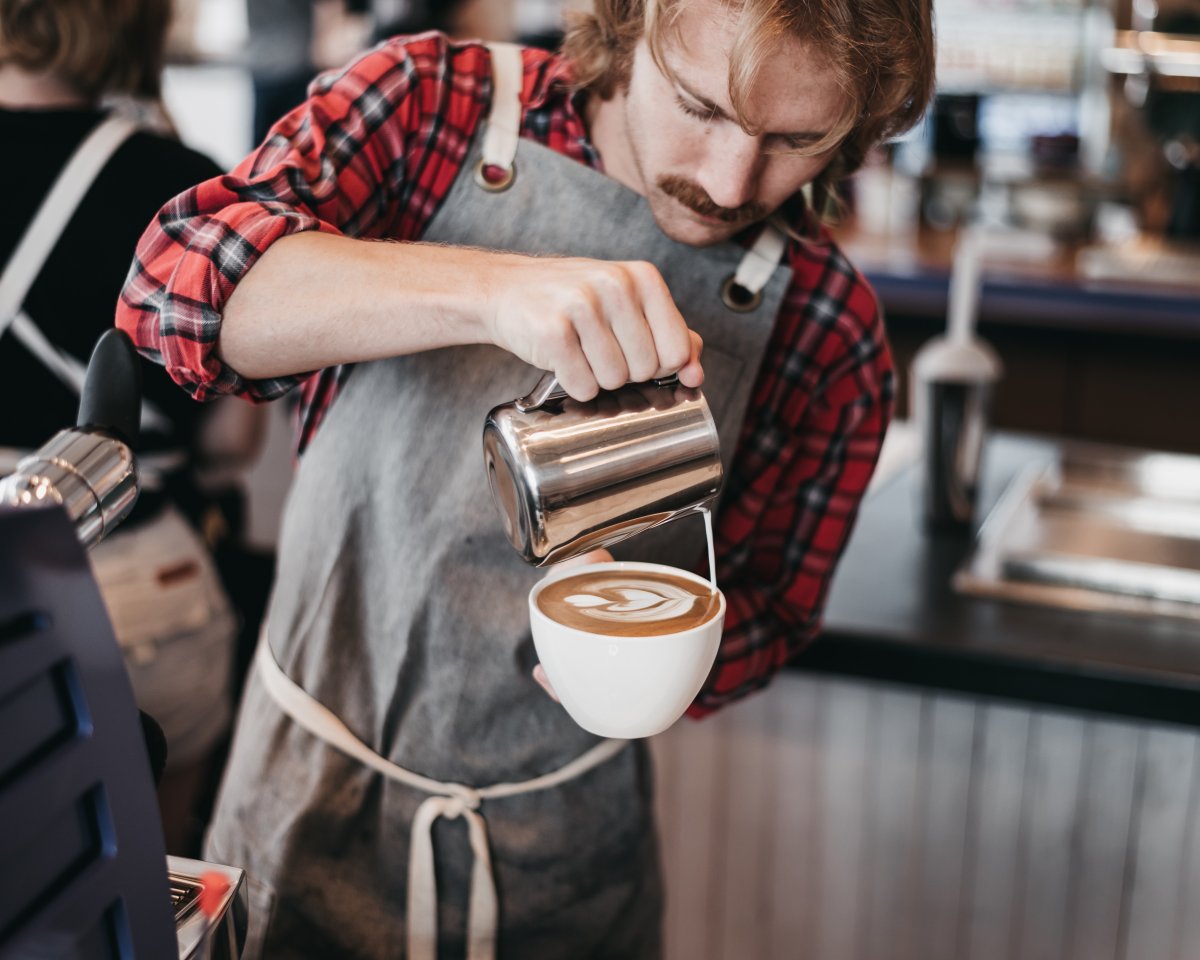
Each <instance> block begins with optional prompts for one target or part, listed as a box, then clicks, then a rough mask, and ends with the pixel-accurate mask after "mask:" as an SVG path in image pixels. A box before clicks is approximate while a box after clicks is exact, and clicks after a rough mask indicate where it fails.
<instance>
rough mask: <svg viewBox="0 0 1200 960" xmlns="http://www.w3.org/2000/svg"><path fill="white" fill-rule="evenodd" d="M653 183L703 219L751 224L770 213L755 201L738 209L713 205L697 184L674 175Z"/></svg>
mask: <svg viewBox="0 0 1200 960" xmlns="http://www.w3.org/2000/svg"><path fill="white" fill-rule="evenodd" d="M655 183H656V185H657V186H658V189H659V190H661V191H662V192H663V193H665V194H666V195H667V196H668V197H672V198H674V199H675V200H678V201H679V202H680V203H682V204H683V205H684V206H685V207H687V208H688V209H689V210H692V211H694V212H695V213H698V214H700V215H701V216H704V217H716V218H717V219H718V220H723V221H724V222H725V223H743V222H744V223H751V222H752V221H755V220H762V219H763V218H764V217H766V215H767V214H768V213H770V211H769V210H768V209H767V208H766V206H765V205H764V204H761V203H759V202H758V201H757V200H751V201H750V202H749V203H743V204H742V205H741V206H740V207H722V206H721V205H720V204H717V203H715V202H714V201H713V198H712V197H710V196H709V195H708V192H707V191H706V190H705V189H704V188H703V187H701V186H700V185H699V184H697V183H693V182H692V181H691V180H688V179H686V178H685V177H678V176H675V175H674V174H663V175H662V176H660V177H659V178H658V179H657V180H656V181H655Z"/></svg>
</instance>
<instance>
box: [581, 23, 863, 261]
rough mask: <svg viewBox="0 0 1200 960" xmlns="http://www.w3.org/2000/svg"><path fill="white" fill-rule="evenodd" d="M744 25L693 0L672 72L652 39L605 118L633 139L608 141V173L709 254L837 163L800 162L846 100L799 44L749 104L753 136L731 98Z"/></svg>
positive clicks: (774, 56) (771, 60) (764, 70)
mask: <svg viewBox="0 0 1200 960" xmlns="http://www.w3.org/2000/svg"><path fill="white" fill-rule="evenodd" d="M734 35H735V34H734V23H733V20H732V18H731V16H730V14H729V13H728V11H727V10H726V9H725V8H724V6H723V5H722V4H721V3H719V2H717V0H701V2H694V3H688V4H685V5H684V10H683V12H682V13H681V14H680V21H679V24H678V32H677V33H674V34H672V35H670V36H668V38H667V39H666V43H665V44H664V57H665V59H666V61H667V63H668V64H669V65H670V66H671V68H672V70H673V71H674V73H675V75H676V80H672V79H671V78H670V77H668V76H666V75H664V74H663V72H662V71H660V70H659V69H658V66H657V65H656V64H655V62H654V59H653V57H652V56H651V54H650V50H649V46H648V44H647V42H646V40H645V39H644V38H643V39H642V40H641V42H639V44H638V46H637V49H636V51H635V53H634V58H633V65H632V70H631V74H630V78H629V86H628V90H627V91H625V92H624V93H623V94H622V93H619V94H618V95H617V96H616V97H615V98H614V99H613V100H612V101H609V103H607V104H605V105H604V106H603V107H601V108H600V109H604V110H612V111H613V112H614V113H616V114H617V115H618V116H619V121H620V122H619V123H613V124H612V128H613V129H619V128H620V127H621V126H623V128H624V130H623V132H624V135H623V136H618V137H609V138H607V140H608V142H601V141H598V142H597V145H598V146H599V147H600V149H601V152H602V154H603V156H604V161H605V166H606V168H607V170H608V172H609V174H610V175H612V176H613V177H615V178H616V179H617V180H620V181H621V182H622V183H625V184H626V185H627V186H630V187H632V188H633V189H634V190H637V191H638V193H641V194H642V195H643V196H645V197H646V199H647V201H648V202H649V204H650V210H651V212H652V213H653V214H654V218H655V220H656V221H657V222H658V225H659V227H660V228H661V229H662V231H663V232H664V233H665V234H667V236H669V237H671V238H672V239H674V240H678V241H680V242H682V243H688V244H692V245H694V246H707V245H709V244H714V243H719V242H721V241H723V240H727V239H728V238H729V237H731V236H732V235H733V234H735V233H737V232H738V231H739V230H741V229H742V228H743V227H745V226H746V225H747V224H749V223H752V222H754V221H756V220H762V219H763V218H764V217H766V216H769V215H770V214H771V213H773V212H774V211H775V210H776V209H778V207H779V206H780V205H781V204H782V203H783V202H784V201H786V200H787V199H788V198H789V197H791V196H792V195H793V194H795V193H796V191H797V190H799V189H800V188H801V187H802V186H804V184H806V183H808V182H810V181H811V180H812V179H813V178H814V177H816V176H817V174H819V173H820V172H821V170H823V169H824V168H825V166H826V164H828V163H829V161H830V160H831V159H832V152H830V153H824V154H821V155H820V156H799V155H797V153H796V151H797V150H800V149H803V148H804V147H805V146H808V145H811V144H812V143H814V142H815V141H817V140H819V139H820V137H821V135H822V134H824V133H826V132H828V131H829V130H830V129H831V128H832V127H833V126H834V124H835V123H836V122H837V121H838V119H839V118H840V117H841V114H842V110H843V108H844V105H845V97H844V94H843V93H842V91H841V89H840V88H839V87H838V85H837V83H836V81H835V79H834V78H833V76H832V72H831V70H830V69H829V68H828V67H827V65H826V64H825V63H824V61H823V60H822V59H821V58H820V57H819V56H816V55H815V54H814V52H813V50H812V49H811V48H810V47H807V46H806V45H805V44H803V43H801V42H800V41H798V40H794V39H792V38H786V39H783V40H781V41H780V42H779V43H778V45H777V46H776V47H775V48H774V49H772V50H770V52H769V53H768V55H767V59H766V60H765V61H764V62H763V64H762V66H761V69H760V70H759V73H758V76H757V79H756V81H755V83H754V86H753V87H752V89H751V90H750V92H749V96H748V97H747V103H746V116H747V120H748V121H749V123H750V125H751V126H752V128H753V129H755V130H757V131H759V132H758V133H757V134H756V135H754V136H752V135H750V134H748V133H747V132H746V131H745V130H743V129H742V128H741V127H740V126H739V125H738V123H737V120H736V119H735V116H736V114H735V112H734V109H733V104H732V103H731V102H730V99H729V81H728V78H729V50H730V48H731V46H732V43H733V39H734Z"/></svg>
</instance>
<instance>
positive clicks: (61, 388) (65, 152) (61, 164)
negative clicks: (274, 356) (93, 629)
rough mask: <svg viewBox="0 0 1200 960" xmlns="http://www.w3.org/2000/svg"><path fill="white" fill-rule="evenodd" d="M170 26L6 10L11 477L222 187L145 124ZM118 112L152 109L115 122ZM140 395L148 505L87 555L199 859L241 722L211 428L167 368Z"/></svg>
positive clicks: (173, 833)
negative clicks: (163, 259) (215, 525)
mask: <svg viewBox="0 0 1200 960" xmlns="http://www.w3.org/2000/svg"><path fill="white" fill-rule="evenodd" d="M169 16H170V2H169V0H55V2H54V3H42V2H34V0H0V143H3V144H4V146H5V149H4V150H3V151H0V176H3V177H4V182H5V183H8V184H9V185H10V189H9V190H8V194H7V196H6V197H5V201H4V216H3V218H2V219H0V411H2V412H0V447H3V448H4V449H3V450H2V451H0V474H3V473H7V472H9V471H10V470H11V469H12V468H13V467H14V466H15V463H16V460H17V459H19V457H20V456H21V455H22V453H23V451H27V450H30V449H34V448H37V447H39V446H41V444H42V443H43V442H45V441H46V440H47V439H48V438H49V437H51V436H52V435H53V434H54V433H56V432H57V431H58V430H60V429H61V428H63V427H65V426H68V425H70V424H73V423H74V422H75V417H76V411H77V409H78V406H79V388H80V384H81V382H82V373H83V369H84V367H85V366H86V364H87V361H88V357H89V356H90V354H91V350H92V347H93V345H94V344H95V342H96V339H97V338H98V337H99V336H100V334H101V333H103V332H104V330H106V329H108V328H109V327H111V325H112V319H113V304H114V303H115V302H116V299H117V296H118V294H119V292H120V289H121V284H122V282H123V280H124V278H125V274H126V272H127V270H128V267H129V257H130V255H131V254H132V251H133V250H134V248H135V246H136V245H137V241H138V237H139V236H140V235H141V233H142V231H143V230H144V229H145V227H146V223H147V222H148V220H149V219H150V218H152V217H153V216H154V215H155V213H156V212H157V211H158V210H159V209H160V208H161V207H162V206H163V204H164V203H166V202H167V201H168V200H169V199H170V198H171V197H173V196H175V195H176V194H178V193H179V192H180V191H181V190H183V189H184V188H185V187H186V186H187V185H189V184H192V183H195V182H196V181H197V180H204V179H208V178H210V177H212V176H214V175H216V174H217V173H219V170H218V169H217V168H216V166H215V165H214V164H213V163H212V162H211V161H210V160H208V159H207V158H206V157H204V156H202V155H200V154H199V153H196V152H195V151H193V150H190V149H188V148H187V147H185V146H183V145H182V144H180V143H179V142H178V141H177V140H176V139H175V138H174V137H173V136H170V135H166V134H165V133H164V132H161V131H160V130H159V129H153V128H149V127H148V126H147V124H146V122H145V120H144V119H142V118H144V117H145V116H147V115H152V114H154V113H155V110H154V106H155V105H156V104H157V103H158V101H159V77H160V73H161V70H162V52H163V42H164V34H165V30H166V27H167V23H168V19H169ZM111 98H123V99H124V100H125V101H126V103H127V104H128V103H129V102H130V101H131V100H132V101H135V102H136V103H137V104H140V105H141V106H140V109H138V110H127V109H113V108H111V107H110V106H109V105H108V104H109V100H110V99H111ZM160 126H161V124H160ZM51 198H53V199H51ZM180 212H182V211H180ZM143 393H144V398H145V403H144V409H143V418H142V422H143V429H142V438H141V443H140V446H139V460H140V465H141V467H142V470H141V479H142V483H143V492H142V494H141V497H140V499H139V502H138V504H137V506H136V508H135V510H134V512H133V514H132V515H131V516H130V517H129V519H128V520H127V521H126V522H125V523H124V525H123V527H122V529H121V530H120V531H118V532H117V533H116V534H114V535H113V536H112V537H111V538H110V539H108V540H107V541H105V542H104V543H102V544H100V546H98V547H97V548H96V549H95V550H94V551H93V553H92V555H91V559H92V562H93V566H94V568H95V571H96V575H97V579H98V581H99V583H100V586H101V592H102V594H103V596H104V600H105V603H106V605H107V607H108V610H109V613H110V615H111V617H112V620H113V625H114V627H115V631H116V634H117V637H118V640H119V642H120V643H121V646H122V650H123V652H124V655H125V661H126V665H127V666H128V668H129V672H130V675H131V679H132V681H133V686H134V693H135V695H136V698H137V700H138V704H139V706H140V707H141V708H142V709H143V710H145V711H146V712H147V713H149V714H150V715H151V716H152V717H154V718H155V719H156V720H157V721H158V722H159V723H160V724H161V726H162V727H163V729H164V732H165V734H166V739H167V749H168V759H167V770H166V774H165V776H164V778H163V780H162V782H161V784H160V803H161V806H162V810H163V815H164V827H165V830H166V834H167V842H168V849H169V850H171V851H172V852H178V853H191V852H194V851H195V850H196V848H197V841H198V833H199V829H200V826H201V825H200V824H199V823H197V819H198V817H199V816H200V812H201V809H202V807H203V794H204V791H205V789H206V787H207V783H208V782H210V781H211V780H212V779H213V776H214V772H213V770H212V759H213V757H214V752H215V751H216V750H217V748H218V747H219V746H220V744H221V742H222V741H223V739H224V738H225V736H226V732H227V729H228V726H229V722H230V716H231V703H230V665H231V658H232V656H233V642H234V635H235V632H236V622H235V616H234V613H233V611H232V609H231V608H230V604H229V601H228V598H227V596H226V593H225V591H224V590H223V588H222V586H221V583H220V582H219V580H218V577H217V573H216V570H215V568H214V565H213V561H212V558H211V556H210V553H209V551H208V549H207V548H206V545H205V544H204V543H203V542H202V541H201V539H200V537H199V536H198V534H197V532H196V530H195V528H194V526H193V524H196V523H199V522H201V518H202V515H203V514H205V513H206V508H207V505H208V498H207V496H206V494H204V493H202V492H201V491H200V490H199V489H198V487H197V485H196V483H195V482H194V475H193V467H194V465H195V464H194V454H195V452H196V451H197V450H198V449H199V448H200V447H201V446H202V442H201V436H202V432H203V433H207V431H209V430H211V429H212V428H213V426H214V425H213V424H212V423H211V422H210V423H207V424H206V423H204V422H202V419H203V418H202V416H201V415H202V414H204V413H205V412H206V411H204V410H203V408H200V407H198V406H197V405H196V404H193V403H191V402H183V403H181V402H180V396H179V391H178V389H176V388H175V386H174V384H172V383H171V382H170V379H169V378H168V377H167V376H165V375H164V374H163V371H162V369H161V368H160V367H158V366H156V365H154V364H150V363H147V364H144V371H143ZM183 399H184V400H185V401H187V398H186V397H185V398H183ZM243 406H244V405H243ZM231 410H232V408H231ZM222 412H223V413H224V411H222ZM232 415H233V416H234V418H235V419H237V420H238V421H239V422H240V423H241V424H243V426H242V427H238V428H236V429H235V428H234V427H233V426H232V425H231V423H230V422H228V421H226V422H225V423H223V424H222V425H221V426H220V428H219V429H220V431H221V433H222V437H223V448H224V449H223V453H224V454H225V455H226V456H227V457H236V456H238V453H237V449H236V448H237V447H238V446H244V448H245V451H244V452H245V455H246V456H247V457H248V456H249V454H250V453H251V452H252V450H253V449H254V447H255V445H256V442H257V436H256V428H255V426H254V424H255V423H256V422H257V418H254V419H253V420H251V421H247V420H246V418H245V416H244V414H241V413H233V414H232Z"/></svg>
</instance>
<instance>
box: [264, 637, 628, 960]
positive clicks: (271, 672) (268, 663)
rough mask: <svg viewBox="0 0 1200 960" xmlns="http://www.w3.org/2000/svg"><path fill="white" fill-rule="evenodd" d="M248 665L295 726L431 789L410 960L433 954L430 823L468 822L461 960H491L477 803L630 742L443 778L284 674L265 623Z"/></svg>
mask: <svg viewBox="0 0 1200 960" xmlns="http://www.w3.org/2000/svg"><path fill="white" fill-rule="evenodd" d="M254 664H255V667H256V668H257V670H258V676H259V679H260V680H261V681H262V685H263V690H264V691H265V692H266V694H267V696H268V697H270V698H271V699H272V700H273V701H274V702H275V704H276V706H278V707H279V708H280V709H281V710H282V711H283V712H284V713H285V714H286V715H287V716H288V717H290V718H291V719H292V721H294V722H295V723H296V725H297V726H299V727H301V728H303V729H304V730H306V731H308V732H309V733H310V734H312V735H313V736H314V737H316V738H317V739H318V740H321V741H322V742H324V743H326V744H328V745H329V746H331V747H333V748H334V749H336V750H339V751H341V752H342V753H344V754H346V755H347V756H348V757H350V758H351V759H353V760H357V761H358V762H359V763H361V764H363V765H364V766H366V767H369V768H370V769H372V770H374V771H375V772H377V773H380V774H382V775H383V776H385V777H387V778H388V779H389V780H394V781H396V782H398V783H403V784H405V785H406V786H409V787H413V788H415V789H417V790H421V791H423V792H424V793H428V794H431V796H430V797H429V798H428V799H427V800H425V801H423V802H422V803H421V805H420V806H419V807H418V808H417V812H416V814H415V815H414V816H413V823H412V830H411V837H410V850H409V861H408V906H407V915H406V917H405V926H406V928H407V930H408V951H407V954H406V956H407V957H408V960H436V957H437V886H436V882H435V875H434V857H433V824H434V822H435V821H437V820H438V819H440V818H441V817H445V818H447V819H448V820H453V819H454V818H456V817H460V816H461V817H463V818H465V819H466V821H467V830H468V832H469V834H470V840H471V850H472V852H473V854H474V863H473V864H472V867H471V900H470V907H469V913H468V939H467V943H468V947H467V960H493V958H494V957H495V955H496V928H497V923H498V920H499V913H500V911H499V905H498V901H497V898H496V881H495V878H494V877H493V875H492V862H491V853H490V851H489V849H488V840H487V823H486V821H485V820H484V819H483V815H482V814H481V813H480V812H479V807H480V804H481V803H482V802H483V801H484V800H489V799H497V798H500V797H512V796H516V795H517V794H522V793H533V792H534V791H537V790H546V789H549V788H550V787H556V786H559V785H560V784H563V783H566V782H567V781H569V780H574V779H575V778H576V777H579V776H582V775H583V774H584V773H586V772H587V771H589V770H591V769H592V768H593V767H598V766H599V765H600V764H602V763H604V762H606V761H607V760H610V759H611V758H612V757H614V756H616V755H617V754H618V753H619V752H620V751H621V750H623V749H624V748H625V747H626V746H627V745H628V743H629V741H628V740H602V741H601V742H600V743H598V744H596V746H594V747H592V748H591V749H590V750H588V751H587V752H586V753H584V754H583V755H582V756H579V757H576V758H575V759H574V760H572V761H571V762H570V763H568V764H566V765H565V766H563V767H560V768H559V769H557V770H553V771H551V772H550V773H547V774H543V775H542V776H540V777H535V778H533V779H532V780H526V781H524V782H520V783H496V784H492V785H490V786H486V787H468V786H467V785H465V784H462V783H442V782H441V781H439V780H434V779H432V778H431V777H425V776H422V775H421V774H419V773H413V772H412V771H411V770H405V769H404V768H403V767H402V766H400V765H399V764H396V763H393V762H392V761H390V760H388V759H386V758H385V757H381V756H380V755H379V754H378V753H376V752H375V751H374V750H372V749H371V748H370V747H368V746H367V745H366V744H365V743H363V742H362V741H361V740H360V739H359V738H358V737H356V736H355V735H354V733H353V732H352V731H351V730H350V728H349V727H347V726H346V725H345V724H344V723H342V721H341V719H340V718H339V717H338V716H337V714H335V713H334V712H333V711H332V710H330V709H329V708H328V707H326V706H325V705H324V704H322V703H321V702H320V701H319V700H317V699H316V698H315V697H313V696H311V695H310V694H309V693H308V691H306V690H305V689H304V688H303V687H301V686H300V685H299V684H297V683H296V682H295V681H294V680H292V679H291V677H289V676H288V675H287V674H286V673H284V672H283V669H282V668H281V667H280V666H279V663H278V661H276V659H275V655H274V654H273V653H272V652H271V647H270V644H269V643H268V642H267V631H266V628H265V627H264V628H263V631H262V633H261V634H260V635H259V638H258V649H257V650H256V651H255V654H254Z"/></svg>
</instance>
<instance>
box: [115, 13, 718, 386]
mask: <svg viewBox="0 0 1200 960" xmlns="http://www.w3.org/2000/svg"><path fill="white" fill-rule="evenodd" d="M487 57H488V54H487V52H486V50H484V49H483V48H482V47H479V46H466V47H449V46H447V44H446V42H445V40H444V39H443V38H440V37H435V36H430V37H426V38H421V39H419V40H415V41H411V42H409V43H406V44H403V45H401V44H390V45H385V46H384V47H381V48H378V49H377V50H376V51H374V52H372V53H369V54H367V55H365V56H364V57H362V58H361V59H360V60H358V61H356V62H355V63H354V64H352V65H351V66H350V67H348V68H347V69H346V70H344V71H342V72H341V73H340V74H338V75H336V76H332V75H331V76H328V77H326V78H323V79H322V80H320V81H318V83H317V84H316V85H315V87H314V92H313V94H312V95H311V96H310V97H309V99H308V100H307V101H306V102H305V104H303V105H302V106H301V107H299V108H297V110H296V111H293V113H291V114H289V115H288V116H287V117H285V118H284V119H283V120H282V121H280V123H279V124H277V125H276V127H275V128H274V129H273V131H272V134H271V135H270V136H269V137H268V139H267V141H266V142H265V143H264V144H263V145H262V146H261V147H260V148H259V149H258V150H257V151H256V152H255V153H254V154H253V155H251V156H250V157H249V158H247V159H246V160H245V161H244V162H243V163H242V164H240V165H239V166H238V167H237V169H235V170H234V171H233V172H232V173H230V174H229V175H227V176H224V177H217V178H214V179H213V180H210V181H206V182H205V183H202V184H200V185H199V186H197V187H195V188H193V189H192V190H189V191H187V192H185V193H184V194H181V195H180V196H179V197H177V198H175V200H173V201H171V203H169V204H167V205H166V206H165V207H164V208H163V210H162V211H161V212H160V214H159V216H158V217H157V219H156V221H155V222H154V223H153V224H151V226H150V227H149V228H148V229H147V231H146V233H145V235H144V236H143V238H142V241H141V243H140V244H139V246H138V251H137V256H136V258H135V261H134V265H133V269H132V270H131V273H130V277H129V280H128V281H127V283H126V287H125V290H124V292H123V294H122V298H121V302H120V304H119V305H118V311H117V323H118V325H119V326H121V327H122V328H123V329H125V330H126V331H128V332H129V333H130V334H131V335H132V336H133V338H134V340H135V342H136V343H137V344H138V346H139V347H140V348H141V349H142V351H143V352H144V353H146V354H148V355H150V356H151V357H152V358H154V359H157V360H159V361H160V362H162V363H163V365H164V366H165V367H166V369H167V371H168V373H170V375H171V376H172V377H173V378H174V379H175V380H176V381H177V382H179V383H180V384H181V385H183V386H184V387H185V388H186V389H188V390H189V391H190V392H191V393H192V394H193V395H194V396H196V397H197V398H198V399H204V398H205V397H207V396H210V395H213V394H217V393H237V394H242V395H247V396H250V397H252V398H254V399H270V398H271V397H274V396H278V395H280V394H281V393H283V392H285V391H287V390H288V389H290V388H291V387H293V386H294V385H295V384H296V383H297V381H298V380H299V379H301V378H302V376H303V375H305V374H307V373H308V372H310V371H313V370H316V369H320V368H325V367H329V366H332V365H337V364H343V363H351V362H355V361H360V360H370V359H375V358H378V357H384V356H391V355H396V354H402V353H410V352H414V351H418V350H425V349H430V348H433V347H439V346H449V345H452V344H458V343H480V342H485V343H495V344H497V345H498V346H500V347H502V348H504V349H506V350H509V351H511V352H512V353H514V354H516V355H517V356H519V357H521V358H522V359H524V360H526V361H528V362H530V363H532V364H534V365H535V366H539V367H541V368H543V369H548V370H553V371H554V372H555V373H556V374H558V375H559V377H560V380H562V381H563V386H564V387H565V388H566V389H567V390H568V391H569V392H571V393H572V394H573V395H575V396H577V397H579V398H580V399H586V398H588V397H590V396H592V395H594V394H595V392H596V390H597V389H598V388H599V387H614V386H617V385H619V384H620V383H624V382H625V380H626V379H635V380H636V379H648V378H650V377H652V376H655V375H656V374H664V373H666V372H669V371H673V370H678V371H679V373H680V377H681V379H682V380H683V381H684V382H685V383H688V384H691V385H696V384H698V383H699V382H700V379H701V377H702V372H701V370H700V367H699V363H698V354H699V349H700V345H699V341H698V338H696V337H694V336H693V335H691V334H690V333H689V332H688V330H687V327H686V324H685V323H684V322H683V319H682V318H681V317H680V316H679V313H678V311H677V310H676V309H675V306H674V303H673V302H671V299H670V295H669V293H668V292H667V289H666V285H665V284H664V283H663V281H662V278H661V277H660V276H659V275H658V273H657V271H656V270H654V268H653V267H650V266H648V265H646V264H636V263H626V264H611V263H600V262H595V261H583V260H574V259H551V258H533V257H521V256H516V255H511V254H501V253H494V252H489V251H481V250H467V249H462V248H459V249H455V248H449V247H441V246H432V245H421V244H417V243H414V242H411V241H415V240H416V239H418V238H419V236H420V234H421V232H422V231H423V229H424V226H425V224H426V223H427V221H428V218H429V216H430V215H431V213H432V211H433V210H435V209H436V207H437V202H438V201H439V200H440V199H441V198H442V197H443V196H444V194H445V192H446V190H447V189H448V187H449V183H451V182H452V181H453V173H454V172H455V170H456V169H457V164H458V163H460V162H461V144H462V142H463V139H464V138H466V137H469V135H470V133H471V132H472V131H473V130H474V128H475V125H476V124H477V122H478V119H479V116H480V114H481V112H482V110H483V108H484V106H485V103H484V91H485V90H486V89H487V84H486V77H487V76H488V62H487ZM385 236H387V237H390V238H395V239H398V240H400V241H407V242H400V243H371V242H367V241H369V240H378V239H380V238H382V237H385Z"/></svg>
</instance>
